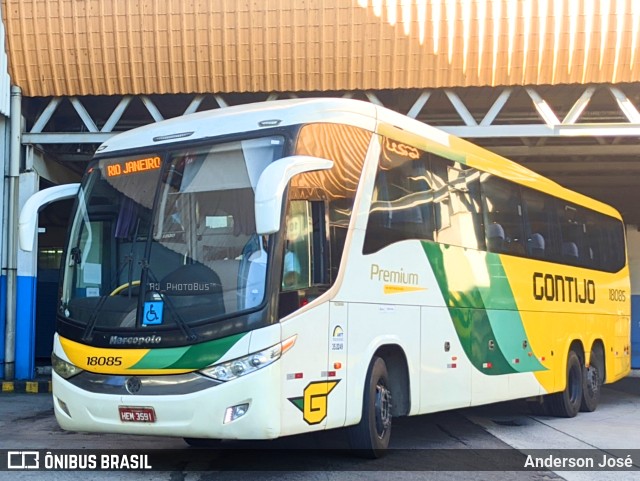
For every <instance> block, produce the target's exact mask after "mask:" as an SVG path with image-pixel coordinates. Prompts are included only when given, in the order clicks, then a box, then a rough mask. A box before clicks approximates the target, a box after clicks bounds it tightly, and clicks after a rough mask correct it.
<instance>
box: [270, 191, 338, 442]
mask: <svg viewBox="0 0 640 481" xmlns="http://www.w3.org/2000/svg"><path fill="white" fill-rule="evenodd" d="M302 194H304V193H303V192H299V191H298V189H296V190H294V189H291V191H290V199H291V198H293V200H290V202H289V205H288V208H287V213H286V222H285V229H286V230H285V242H284V244H285V246H284V254H283V263H282V278H281V288H280V296H279V304H278V314H279V317H280V319H283V318H287V319H286V320H285V321H284V322H282V337H283V339H286V338H288V337H290V336H293V335H296V336H297V338H296V343H295V348H294V349H292V350H291V351H290V352H288V353H287V354H286V355H285V356H283V358H282V370H283V372H282V375H283V378H284V381H283V416H282V434H283V435H287V434H294V433H299V432H306V431H312V430H318V429H324V428H325V427H326V426H327V420H328V419H329V418H330V417H332V416H333V411H334V403H333V399H334V397H333V394H332V391H333V390H334V389H335V388H336V386H337V385H338V384H340V382H339V381H337V378H338V376H337V370H336V369H333V371H332V370H331V369H330V366H329V350H330V344H329V341H328V338H327V332H328V331H329V330H330V328H331V323H330V318H331V317H332V315H331V313H332V312H333V310H332V309H333V307H330V305H329V304H330V303H329V302H326V303H321V304H318V305H316V306H315V307H313V308H311V309H310V308H306V309H305V306H307V305H308V304H310V303H312V302H313V301H314V300H315V299H317V298H318V297H319V296H321V295H322V294H323V293H324V292H326V291H327V290H328V289H329V287H330V285H331V283H330V279H329V275H330V270H329V236H328V229H327V202H326V201H325V200H324V199H323V198H322V197H321V196H318V195H314V196H312V197H311V200H310V199H309V198H305V199H301V198H300V197H302ZM344 310H345V311H346V308H345V309H344ZM297 311H300V312H299V313H298V312H297ZM336 362H338V361H336ZM329 400H331V402H329ZM344 402H345V401H344V400H343V401H342V402H341V403H339V404H338V406H339V407H338V411H339V412H340V413H341V414H338V416H340V415H341V416H342V423H344Z"/></svg>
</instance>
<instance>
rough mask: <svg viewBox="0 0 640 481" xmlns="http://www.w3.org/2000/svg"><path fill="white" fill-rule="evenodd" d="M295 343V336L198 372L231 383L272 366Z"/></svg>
mask: <svg viewBox="0 0 640 481" xmlns="http://www.w3.org/2000/svg"><path fill="white" fill-rule="evenodd" d="M295 342H296V336H292V337H290V338H289V339H287V340H285V341H282V342H280V343H278V344H276V345H274V346H271V347H268V348H267V349H264V350H262V351H258V352H253V353H251V354H248V355H246V356H243V357H239V358H238V359H233V360H231V361H228V362H223V363H221V364H215V365H213V366H209V367H207V368H205V369H202V370H201V371H200V374H204V375H205V376H208V377H210V378H213V379H216V380H218V381H232V380H233V379H236V378H239V377H240V376H244V375H246V374H249V373H251V372H254V371H257V370H258V369H262V368H263V367H266V366H268V365H269V364H273V363H274V362H276V361H277V360H278V359H280V356H282V355H283V354H284V353H285V352H287V351H288V350H289V349H291V348H292V347H293V345H294V344H295Z"/></svg>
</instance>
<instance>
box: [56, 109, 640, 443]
mask: <svg viewBox="0 0 640 481" xmlns="http://www.w3.org/2000/svg"><path fill="white" fill-rule="evenodd" d="M629 298H630V292H629V270H628V266H627V257H626V251H625V235H624V226H623V223H622V220H621V218H620V215H619V214H618V212H617V211H616V210H615V209H613V208H611V207H609V206H607V205H604V204H602V203H600V202H598V201H596V200H593V199H589V198H587V197H585V196H583V195H580V194H578V193H575V192H572V191H570V190H567V189H565V188H563V187H561V186H559V185H558V184H556V183H554V182H552V181H550V180H548V179H545V178H543V177H541V176H539V175H537V174H535V173H533V172H531V171H529V170H527V169H525V168H524V167H522V166H520V165H517V164H515V163H513V162H510V161H508V160H506V159H504V158H502V157H500V156H498V155H495V154H493V153H491V152H488V151H486V150H484V149H482V148H479V147H477V146H474V145H472V144H470V143H469V142H466V141H464V140H461V139H459V138H456V137H453V136H451V135H448V134H447V133H444V132H442V131H440V130H438V129H435V128H432V127H430V126H428V125H425V124H423V123H420V122H418V121H415V120H412V119H409V118H407V117H404V116H402V115H399V114H397V113H394V112H392V111H390V110H387V109H384V108H382V107H379V106H376V105H373V104H369V103H365V102H359V101H355V100H346V99H307V100H284V101H273V102H266V103H259V104H251V105H243V106H237V107H230V108H223V109H219V110H213V111H208V112H200V113H196V114H192V115H188V116H184V117H181V118H176V119H172V120H167V121H163V122H159V123H156V124H153V125H149V126H145V127H141V128H137V129H134V130H131V131H128V132H125V133H122V134H119V135H117V136H115V137H113V138H112V139H110V140H109V141H108V142H106V143H105V144H103V145H102V146H101V147H100V148H99V149H98V151H97V153H96V155H95V159H94V161H93V162H92V163H91V164H90V166H89V168H88V170H87V172H86V175H85V176H84V179H83V181H82V184H81V186H80V188H79V191H78V195H77V200H76V202H75V207H74V211H73V215H72V223H71V226H70V229H69V235H68V243H67V246H66V253H65V255H64V259H63V270H62V281H61V286H60V298H59V303H58V307H57V312H56V317H57V328H56V335H55V341H54V348H53V356H52V359H53V370H54V372H53V397H54V406H55V414H56V417H57V420H58V422H59V424H60V426H61V427H62V428H64V429H67V430H74V431H89V432H110V433H130V434H146V435H162V436H179V437H183V438H185V439H186V440H187V442H189V443H190V444H198V443H200V442H201V441H202V440H205V439H271V438H277V437H280V436H288V435H293V434H298V433H307V432H311V431H319V430H326V429H334V428H343V427H346V428H348V429H349V438H350V440H351V443H352V446H353V447H354V448H357V449H361V450H363V452H365V453H367V454H368V455H370V456H378V455H380V454H381V453H383V452H384V450H385V449H386V448H387V446H388V443H389V437H390V434H391V426H392V419H393V417H397V416H411V415H417V414H423V413H430V412H435V411H441V410H447V409H452V408H460V407H464V406H475V405H480V404H485V403H492V402H497V401H504V400H509V399H519V398H529V399H530V401H531V403H532V406H533V407H534V409H535V410H536V411H538V412H546V413H548V414H552V415H559V416H566V417H571V416H575V415H576V414H577V413H578V411H580V410H582V411H593V410H594V409H595V408H596V406H597V404H598V401H599V397H600V389H601V386H602V384H603V383H610V382H613V381H616V380H618V379H620V378H621V377H623V376H625V375H626V374H627V373H628V372H629V369H630V337H629V336H630V335H629V326H630V317H629V316H630V304H629Z"/></svg>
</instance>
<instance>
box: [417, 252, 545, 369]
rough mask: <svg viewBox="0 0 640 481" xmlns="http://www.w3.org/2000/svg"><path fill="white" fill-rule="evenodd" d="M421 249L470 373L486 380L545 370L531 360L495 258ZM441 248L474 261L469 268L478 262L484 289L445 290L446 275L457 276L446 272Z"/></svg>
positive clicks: (513, 305)
mask: <svg viewBox="0 0 640 481" xmlns="http://www.w3.org/2000/svg"><path fill="white" fill-rule="evenodd" d="M422 246H423V248H424V251H425V253H426V255H427V258H428V259H429V262H430V264H431V267H432V269H433V271H434V274H435V277H436V280H437V282H438V285H439V287H440V291H441V293H442V296H443V298H444V301H445V304H446V306H447V307H448V308H449V312H450V314H451V319H452V321H453V324H454V327H455V329H456V333H457V334H458V337H459V339H460V343H461V344H462V346H463V348H464V350H465V353H466V354H467V357H468V358H469V360H470V361H471V363H472V364H473V365H474V366H475V367H476V369H478V370H479V371H481V372H483V373H485V374H489V375H498V374H510V373H515V372H531V371H539V370H544V369H545V367H544V366H542V365H541V364H540V362H539V361H538V359H537V358H536V357H535V356H533V347H532V346H531V345H530V343H529V341H528V338H527V335H526V332H525V330H524V326H523V324H522V318H521V317H520V313H519V312H518V310H517V306H516V303H515V299H514V297H513V292H512V290H511V286H510V285H509V281H508V279H507V277H506V274H505V272H504V268H503V266H502V263H501V262H500V257H499V256H498V255H497V254H492V253H484V252H479V251H471V250H466V249H463V248H459V247H450V246H447V245H444V244H436V243H433V242H426V241H425V242H422ZM447 249H455V251H453V252H452V253H453V254H454V255H460V256H464V260H465V261H466V262H470V260H469V258H468V257H467V256H478V258H477V259H473V261H475V264H474V265H475V266H476V268H477V266H478V265H479V264H480V262H483V263H484V265H486V269H487V278H489V279H491V282H490V283H489V285H488V286H486V287H484V286H483V287H479V286H478V285H477V284H476V285H471V286H470V287H469V289H468V290H466V291H453V290H451V289H450V288H449V281H448V276H449V275H452V276H454V275H460V273H456V272H452V273H450V274H449V273H448V272H447V270H446V268H445V263H444V252H445V250H447ZM482 257H484V259H482ZM468 271H471V269H468ZM530 352H531V353H532V354H531V355H530V354H529V353H530ZM487 363H490V364H491V366H492V367H491V369H490V370H488V369H486V368H485V366H486V364H487Z"/></svg>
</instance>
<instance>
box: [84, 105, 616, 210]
mask: <svg viewBox="0 0 640 481" xmlns="http://www.w3.org/2000/svg"><path fill="white" fill-rule="evenodd" d="M217 120H222V121H221V122H216V121H217ZM317 122H328V123H344V124H349V125H354V126H357V127H361V128H364V129H367V130H370V131H372V132H377V133H380V134H382V135H391V134H392V135H393V136H394V138H395V139H396V140H399V141H401V142H405V143H407V144H410V145H413V146H414V147H417V148H420V149H422V150H427V151H431V152H434V153H436V154H438V155H441V156H443V157H446V158H449V159H452V160H454V161H458V162H462V163H464V164H467V165H469V166H470V167H475V168H478V169H479V170H482V171H485V172H488V173H491V174H494V175H497V176H499V177H503V178H505V179H509V180H511V181H513V182H516V183H518V184H521V185H525V186H527V187H531V188H533V189H536V190H539V191H542V192H547V193H549V194H552V195H554V196H556V197H560V198H562V199H565V200H567V201H569V202H573V203H575V204H578V205H582V206H585V207H587V208H590V209H593V210H596V211H599V212H602V213H604V214H607V215H610V216H613V217H616V218H618V219H621V216H620V214H619V213H618V211H617V210H616V209H614V208H613V207H611V206H609V205H607V204H604V203H602V202H600V201H597V200H595V199H591V198H589V197H587V196H585V195H582V194H579V193H577V192H574V191H572V190H569V189H567V188H565V187H562V186H561V185H559V184H557V183H556V182H554V181H552V180H550V179H547V178H546V177H543V176H541V175H539V174H537V173H535V172H533V171H532V170H529V169H527V168H526V167H523V166H522V165H519V164H517V163H515V162H513V161H510V160H508V159H506V158H504V157H502V156H500V155H498V154H495V153H493V152H491V151H489V150H487V149H484V148H482V147H479V146H477V145H475V144H472V143H471V142H468V141H466V140H464V139H461V138H459V137H456V136H454V135H451V134H448V133H446V132H444V131H442V130H440V129H438V128H436V127H432V126H430V125H427V124H425V123H423V122H420V121H418V120H415V119H411V118H409V117H407V116H405V115H402V114H399V113H397V112H394V111H392V110H389V109H387V108H385V107H381V106H377V105H374V104H372V103H369V102H363V101H360V100H353V99H345V98H309V99H287V100H274V101H269V102H258V103H252V104H245V105H238V106H233V107H225V108H220V109H215V110H207V111H203V112H197V113H194V114H188V115H184V116H181V117H176V118H173V119H169V120H164V121H161V122H157V123H153V124H149V125H145V126H143V127H139V128H136V129H132V130H129V131H126V132H123V133H120V134H118V135H116V136H114V137H112V138H111V139H109V140H108V141H106V142H105V143H103V144H102V145H101V146H100V147H99V148H98V150H97V153H98V155H100V156H102V155H112V154H116V153H117V152H119V151H124V150H133V149H141V148H148V147H150V146H157V147H158V148H161V146H162V145H164V144H174V145H175V144H176V143H179V142H180V141H185V142H192V141H194V140H202V139H206V138H211V137H218V136H221V135H228V134H233V133H238V132H249V131H259V130H261V129H266V128H271V127H276V126H278V127H284V126H288V125H296V124H303V123H317Z"/></svg>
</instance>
